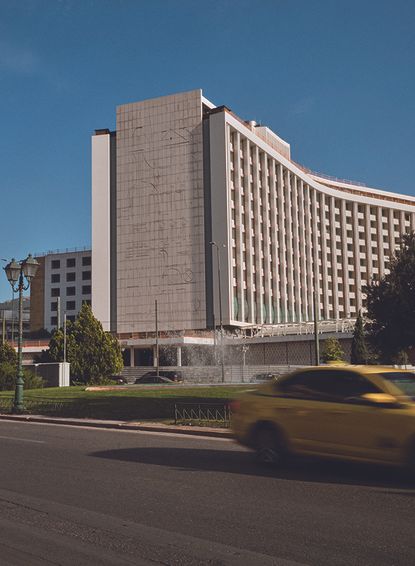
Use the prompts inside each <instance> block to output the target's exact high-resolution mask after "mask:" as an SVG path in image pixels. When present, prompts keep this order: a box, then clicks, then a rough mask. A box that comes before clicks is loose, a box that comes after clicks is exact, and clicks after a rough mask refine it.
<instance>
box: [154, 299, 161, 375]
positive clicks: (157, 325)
mask: <svg viewBox="0 0 415 566" xmlns="http://www.w3.org/2000/svg"><path fill="white" fill-rule="evenodd" d="M154 303H155V305H154V306H155V314H156V362H157V365H156V375H157V377H158V376H159V374H160V363H159V320H158V308H157V299H156V300H155V301H154Z"/></svg>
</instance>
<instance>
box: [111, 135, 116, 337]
mask: <svg viewBox="0 0 415 566" xmlns="http://www.w3.org/2000/svg"><path fill="white" fill-rule="evenodd" d="M110 319H111V323H110V330H111V332H116V331H117V134H116V132H111V135H110Z"/></svg>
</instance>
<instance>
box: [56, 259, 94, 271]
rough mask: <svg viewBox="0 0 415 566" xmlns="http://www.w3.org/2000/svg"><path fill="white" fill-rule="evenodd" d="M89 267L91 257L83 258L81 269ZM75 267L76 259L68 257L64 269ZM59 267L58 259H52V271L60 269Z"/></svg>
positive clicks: (59, 261)
mask: <svg viewBox="0 0 415 566" xmlns="http://www.w3.org/2000/svg"><path fill="white" fill-rule="evenodd" d="M88 265H91V256H84V257H83V258H82V267H86V266H88ZM75 266H76V258H75V257H68V258H67V260H66V267H75ZM60 267H61V260H60V259H53V260H52V269H60Z"/></svg>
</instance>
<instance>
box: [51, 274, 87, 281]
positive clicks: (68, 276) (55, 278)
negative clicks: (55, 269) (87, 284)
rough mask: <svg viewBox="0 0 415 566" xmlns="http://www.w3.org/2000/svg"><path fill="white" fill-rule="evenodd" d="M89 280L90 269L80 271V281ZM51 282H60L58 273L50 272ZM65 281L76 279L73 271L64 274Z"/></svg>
mask: <svg viewBox="0 0 415 566" xmlns="http://www.w3.org/2000/svg"><path fill="white" fill-rule="evenodd" d="M90 280H91V272H90V271H83V272H82V281H90ZM50 281H51V283H60V282H61V274H60V273H52V275H51V278H50ZM66 281H67V282H69V281H76V273H75V272H74V271H70V272H69V273H67V274H66Z"/></svg>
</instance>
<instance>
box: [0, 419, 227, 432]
mask: <svg viewBox="0 0 415 566" xmlns="http://www.w3.org/2000/svg"><path fill="white" fill-rule="evenodd" d="M0 420H7V421H18V422H31V423H47V424H59V425H68V426H87V427H92V428H107V429H118V430H143V431H150V432H167V433H174V434H189V435H193V436H210V437H216V438H233V435H232V432H231V431H230V430H229V429H226V428H212V427H205V426H189V425H183V426H181V425H168V424H163V423H149V422H145V423H142V422H135V421H131V422H128V421H127V422H125V421H111V420H105V421H104V420H96V419H74V418H65V417H45V416H42V415H6V414H0Z"/></svg>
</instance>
